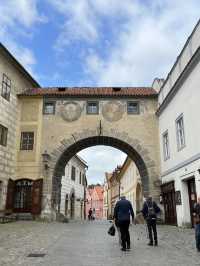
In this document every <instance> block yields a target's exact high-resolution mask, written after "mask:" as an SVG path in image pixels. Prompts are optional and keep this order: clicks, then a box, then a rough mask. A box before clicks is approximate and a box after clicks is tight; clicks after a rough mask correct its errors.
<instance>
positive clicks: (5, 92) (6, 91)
mask: <svg viewBox="0 0 200 266" xmlns="http://www.w3.org/2000/svg"><path fill="white" fill-rule="evenodd" d="M10 91H11V80H10V79H9V77H7V76H6V74H3V78H2V91H1V96H2V97H3V98H5V99H6V100H7V101H9V100H10Z"/></svg>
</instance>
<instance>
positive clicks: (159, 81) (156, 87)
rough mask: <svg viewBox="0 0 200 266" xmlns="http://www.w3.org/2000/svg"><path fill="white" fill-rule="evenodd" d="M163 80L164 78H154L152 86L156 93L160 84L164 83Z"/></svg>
mask: <svg viewBox="0 0 200 266" xmlns="http://www.w3.org/2000/svg"><path fill="white" fill-rule="evenodd" d="M164 81H165V80H164V79H159V78H155V79H154V81H153V84H152V88H153V89H154V90H155V91H157V93H159V92H160V89H161V87H162V85H163V84H164Z"/></svg>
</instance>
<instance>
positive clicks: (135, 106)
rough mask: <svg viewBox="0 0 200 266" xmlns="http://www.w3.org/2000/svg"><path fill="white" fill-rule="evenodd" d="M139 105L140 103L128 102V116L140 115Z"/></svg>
mask: <svg viewBox="0 0 200 266" xmlns="http://www.w3.org/2000/svg"><path fill="white" fill-rule="evenodd" d="M139 112H140V110H139V103H138V102H127V113H128V114H139Z"/></svg>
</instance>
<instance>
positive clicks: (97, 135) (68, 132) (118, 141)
mask: <svg viewBox="0 0 200 266" xmlns="http://www.w3.org/2000/svg"><path fill="white" fill-rule="evenodd" d="M18 102H19V107H20V112H19V126H18V132H17V162H16V166H17V167H16V179H19V178H20V179H22V178H30V179H32V180H37V179H41V178H42V179H43V193H42V195H43V197H42V215H43V216H49V215H51V216H52V215H53V214H54V210H55V209H58V208H57V205H58V204H59V197H60V180H61V176H62V174H63V171H64V167H65V165H66V163H67V162H68V160H70V158H71V157H72V156H74V155H75V154H76V153H77V152H78V151H80V150H81V149H84V148H87V147H90V146H94V145H107V146H112V147H115V148H118V149H120V150H122V151H124V152H125V153H127V154H128V155H129V156H130V158H131V159H133V160H134V161H135V164H136V165H137V167H138V169H139V172H140V175H141V179H142V188H143V191H144V194H145V195H148V194H151V195H153V196H154V198H155V199H157V200H158V199H159V195H160V178H159V177H160V161H159V160H160V159H159V143H158V121H157V117H156V115H155V112H156V110H157V92H156V91H155V90H154V89H153V88H51V89H47V88H46V89H45V88H43V89H30V90H27V91H25V92H24V93H21V94H19V95H18ZM31 132H32V133H33V134H32V135H30V136H32V140H31V139H30V138H29V141H32V142H33V143H32V149H29V150H24V149H21V147H22V145H23V141H24V143H25V142H26V141H27V140H26V139H23V134H24V133H31ZM52 217H53V216H52Z"/></svg>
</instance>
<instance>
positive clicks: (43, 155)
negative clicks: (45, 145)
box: [42, 150, 51, 170]
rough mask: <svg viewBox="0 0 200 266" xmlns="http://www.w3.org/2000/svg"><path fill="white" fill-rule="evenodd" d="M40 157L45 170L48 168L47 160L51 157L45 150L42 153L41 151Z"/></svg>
mask: <svg viewBox="0 0 200 266" xmlns="http://www.w3.org/2000/svg"><path fill="white" fill-rule="evenodd" d="M42 158H43V163H44V168H45V170H47V169H48V168H49V164H48V162H49V159H50V158H51V156H50V155H49V154H48V153H47V151H46V150H45V151H44V153H42Z"/></svg>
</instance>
